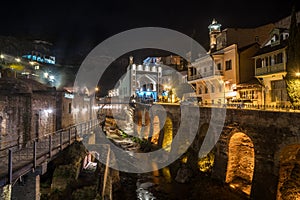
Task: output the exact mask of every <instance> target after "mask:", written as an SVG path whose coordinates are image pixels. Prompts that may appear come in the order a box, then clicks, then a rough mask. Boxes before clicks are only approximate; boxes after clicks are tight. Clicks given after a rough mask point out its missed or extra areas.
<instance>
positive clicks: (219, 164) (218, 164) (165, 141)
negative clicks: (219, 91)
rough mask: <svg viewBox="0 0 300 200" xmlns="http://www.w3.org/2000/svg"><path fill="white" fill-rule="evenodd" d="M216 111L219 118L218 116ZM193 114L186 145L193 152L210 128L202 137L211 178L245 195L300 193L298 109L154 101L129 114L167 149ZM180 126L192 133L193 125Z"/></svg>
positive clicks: (266, 196) (282, 196)
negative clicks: (210, 160) (210, 157)
mask: <svg viewBox="0 0 300 200" xmlns="http://www.w3.org/2000/svg"><path fill="white" fill-rule="evenodd" d="M184 109H185V110H184ZM183 111H184V118H182V117H183V116H182V113H183ZM212 111H213V112H212ZM163 113H165V114H163ZM225 113H226V114H225ZM199 114H200V115H199ZM222 114H225V115H226V116H225V121H222V120H220V119H221V117H220V116H221V115H222ZM197 117H198V118H197ZM193 118H197V119H199V120H197V121H199V122H198V128H197V130H196V131H197V134H196V136H195V138H194V140H193V143H192V144H191V145H190V148H189V150H192V152H194V154H197V156H198V152H199V150H200V147H201V144H202V142H203V140H204V138H205V135H206V133H208V132H209V131H208V130H209V129H210V127H213V128H212V129H211V130H212V131H210V132H209V134H210V136H207V137H208V138H209V140H214V144H215V145H214V147H213V148H212V149H211V151H210V153H211V154H213V157H214V161H213V165H212V169H211V176H212V178H216V179H219V180H221V181H223V182H224V183H226V184H229V185H230V187H232V188H233V189H236V190H237V191H239V192H242V193H244V194H246V195H248V196H249V197H250V198H251V199H298V198H300V187H299V185H300V151H299V150H300V130H299V129H300V125H299V122H300V113H296V112H294V113H293V112H272V111H264V110H244V109H224V108H207V107H201V108H198V107H188V106H186V107H180V106H178V105H177V106H176V105H156V106H152V107H151V108H150V107H148V108H143V107H138V108H137V109H136V117H135V119H136V123H137V124H138V126H141V127H142V126H143V124H144V126H145V127H148V131H146V134H149V133H151V134H152V137H151V140H152V142H154V143H157V144H158V145H160V146H161V147H163V148H166V149H167V148H172V145H170V144H171V143H172V139H173V138H174V137H175V136H176V134H177V131H178V130H179V129H180V128H181V124H182V121H190V120H191V119H193ZM218 126H222V127H221V128H220V130H221V131H220V132H221V133H220V135H219V134H218V133H217V132H215V131H216V130H214V127H218ZM181 131H182V130H181ZM184 131H185V134H192V133H191V131H195V130H192V129H189V128H186V129H184ZM168 145H169V146H168ZM189 155H191V154H189ZM197 159H198V160H195V159H190V160H193V162H196V164H197V162H199V161H200V160H201V159H200V158H198V157H197ZM187 160H189V157H188V158H187Z"/></svg>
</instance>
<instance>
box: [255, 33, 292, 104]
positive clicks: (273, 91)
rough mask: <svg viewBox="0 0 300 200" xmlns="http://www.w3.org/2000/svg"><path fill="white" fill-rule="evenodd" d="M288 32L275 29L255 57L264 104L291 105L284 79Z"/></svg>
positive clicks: (256, 71)
mask: <svg viewBox="0 0 300 200" xmlns="http://www.w3.org/2000/svg"><path fill="white" fill-rule="evenodd" d="M288 36H289V33H288V30H287V29H283V28H274V29H273V30H272V31H271V32H270V37H269V39H268V40H267V41H266V42H265V44H264V45H263V46H262V47H261V49H260V50H259V51H258V52H257V53H256V54H255V55H254V57H253V59H254V61H255V62H254V63H255V64H254V66H255V67H254V68H255V77H256V78H257V79H258V80H260V82H261V84H262V86H263V87H262V91H263V95H262V100H261V101H262V104H265V105H290V104H289V100H288V95H287V91H286V84H285V80H283V77H284V76H285V75H286V73H287V71H286V63H287V45H288V40H287V39H288Z"/></svg>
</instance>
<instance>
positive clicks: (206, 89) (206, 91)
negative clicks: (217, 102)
mask: <svg viewBox="0 0 300 200" xmlns="http://www.w3.org/2000/svg"><path fill="white" fill-rule="evenodd" d="M207 93H208V88H207V86H205V94H207Z"/></svg>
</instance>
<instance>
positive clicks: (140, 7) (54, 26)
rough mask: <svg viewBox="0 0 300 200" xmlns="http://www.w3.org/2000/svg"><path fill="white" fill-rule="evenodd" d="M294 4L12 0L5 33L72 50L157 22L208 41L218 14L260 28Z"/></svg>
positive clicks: (4, 10)
mask: <svg viewBox="0 0 300 200" xmlns="http://www.w3.org/2000/svg"><path fill="white" fill-rule="evenodd" d="M297 4H299V3H297ZM291 5H292V0H285V1H281V3H277V2H276V1H274V0H272V1H270V0H259V1H258V0H248V1H241V0H239V1H224V0H222V1H221V0H213V1H211V0H209V1H200V0H197V1H164V0H160V1H156V0H152V1H147V0H139V1H125V0H107V1H100V0H98V1H72V3H68V2H67V1H62V0H60V1H30V0H27V1H20V2H15V1H6V2H5V4H2V5H1V11H0V19H1V29H0V34H1V35H13V36H18V37H20V36H22V37H30V38H41V39H46V40H50V41H52V42H54V43H55V44H56V45H59V46H61V47H64V48H66V49H68V48H69V47H81V46H82V45H83V44H84V45H91V46H93V45H95V43H99V42H101V41H103V40H104V39H106V38H108V37H110V36H112V35H114V34H116V33H119V32H121V31H125V30H128V29H132V28H137V27H144V26H157V27H165V28H171V29H174V30H177V31H180V32H183V33H185V34H187V35H191V34H192V32H193V30H195V31H196V39H197V40H198V41H199V42H201V43H207V40H208V32H207V26H208V25H209V24H210V22H211V21H212V19H213V18H216V19H217V20H218V22H219V23H221V24H222V26H223V28H226V27H255V26H258V25H263V24H266V23H270V22H274V21H277V20H279V19H281V18H283V17H285V16H287V15H289V14H290V12H291ZM203 45H205V44H203Z"/></svg>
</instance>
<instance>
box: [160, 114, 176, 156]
mask: <svg viewBox="0 0 300 200" xmlns="http://www.w3.org/2000/svg"><path fill="white" fill-rule="evenodd" d="M161 136H162V148H163V149H165V150H166V151H171V145H172V141H173V136H174V133H173V121H172V119H171V118H170V117H169V116H167V117H166V121H165V124H164V126H163V134H162V135H161Z"/></svg>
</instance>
